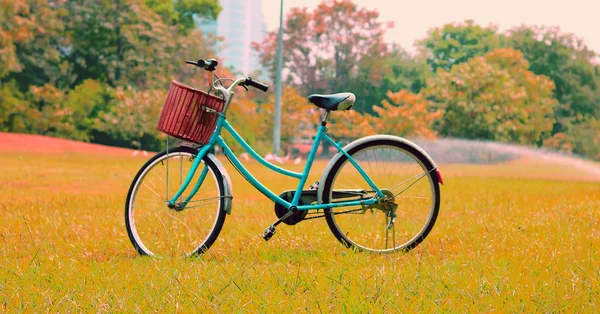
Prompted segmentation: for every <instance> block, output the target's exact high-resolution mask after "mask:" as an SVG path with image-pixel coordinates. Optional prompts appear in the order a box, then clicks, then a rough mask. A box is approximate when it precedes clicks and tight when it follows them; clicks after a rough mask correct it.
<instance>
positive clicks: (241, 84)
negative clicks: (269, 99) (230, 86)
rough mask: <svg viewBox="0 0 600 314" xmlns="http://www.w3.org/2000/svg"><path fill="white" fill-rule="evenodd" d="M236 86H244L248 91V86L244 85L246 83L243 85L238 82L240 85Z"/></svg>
mask: <svg viewBox="0 0 600 314" xmlns="http://www.w3.org/2000/svg"><path fill="white" fill-rule="evenodd" d="M238 86H241V87H243V88H244V89H245V90H246V91H247V92H248V91H249V89H248V86H246V85H244V84H240V85H238Z"/></svg>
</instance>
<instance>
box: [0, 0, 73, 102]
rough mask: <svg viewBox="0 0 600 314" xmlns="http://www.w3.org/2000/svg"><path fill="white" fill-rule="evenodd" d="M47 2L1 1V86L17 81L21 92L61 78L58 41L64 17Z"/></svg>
mask: <svg viewBox="0 0 600 314" xmlns="http://www.w3.org/2000/svg"><path fill="white" fill-rule="evenodd" d="M55 6H56V5H55V4H54V3H49V2H48V1H47V0H31V1H22V0H14V1H13V0H0V12H1V13H0V25H1V28H0V29H1V30H2V31H1V32H0V38H1V40H0V51H1V52H2V53H0V83H5V82H10V81H13V82H15V83H17V84H18V86H19V89H20V92H22V93H26V92H27V91H28V90H29V85H37V86H42V85H44V84H46V83H49V82H51V83H53V80H55V79H56V78H57V77H59V76H60V75H61V70H62V68H61V63H60V56H59V51H58V48H57V44H58V42H57V38H58V37H60V36H62V34H63V33H64V26H63V23H62V17H64V14H65V12H63V11H60V10H58V9H57V8H56V7H55Z"/></svg>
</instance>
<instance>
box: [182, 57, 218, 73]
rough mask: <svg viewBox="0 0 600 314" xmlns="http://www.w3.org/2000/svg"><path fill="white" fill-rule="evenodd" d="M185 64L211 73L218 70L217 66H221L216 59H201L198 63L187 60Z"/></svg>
mask: <svg viewBox="0 0 600 314" xmlns="http://www.w3.org/2000/svg"><path fill="white" fill-rule="evenodd" d="M185 63H187V64H192V65H195V66H197V67H199V68H203V69H205V70H206V71H210V72H212V71H214V70H216V69H217V65H219V62H217V60H215V59H208V60H202V59H200V60H198V61H190V60H187V61H186V62H185Z"/></svg>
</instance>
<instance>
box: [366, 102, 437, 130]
mask: <svg viewBox="0 0 600 314" xmlns="http://www.w3.org/2000/svg"><path fill="white" fill-rule="evenodd" d="M388 98H389V99H391V103H390V102H388V101H387V100H383V101H382V104H383V106H382V107H376V106H374V107H373V110H374V111H375V112H376V113H377V116H378V117H373V118H372V119H371V120H372V121H373V125H374V129H375V132H377V133H383V134H393V135H397V136H413V137H420V138H427V139H434V138H435V137H436V133H435V131H433V130H432V125H433V123H434V121H436V120H438V119H440V118H441V116H442V113H443V112H442V110H440V109H438V110H436V111H432V112H429V110H428V109H429V108H428V106H427V101H426V100H424V99H423V97H422V96H421V95H419V94H417V95H415V94H413V93H410V92H408V91H405V90H402V91H399V92H396V93H393V92H391V91H389V92H388Z"/></svg>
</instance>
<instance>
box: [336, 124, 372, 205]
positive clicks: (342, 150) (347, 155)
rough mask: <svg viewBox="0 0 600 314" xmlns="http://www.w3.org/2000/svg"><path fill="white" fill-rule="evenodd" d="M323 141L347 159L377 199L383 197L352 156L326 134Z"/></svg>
mask: <svg viewBox="0 0 600 314" xmlns="http://www.w3.org/2000/svg"><path fill="white" fill-rule="evenodd" d="M325 139H326V140H327V141H328V142H329V143H330V144H331V145H332V146H333V147H335V148H336V149H337V150H338V152H340V153H342V154H344V155H345V156H346V157H347V158H348V161H349V162H350V163H351V164H352V165H353V166H354V168H356V170H357V171H358V173H360V175H361V176H362V177H363V179H365V181H367V183H368V184H369V186H370V187H371V188H372V189H373V190H375V192H377V195H378V196H379V197H383V193H382V192H381V190H380V189H379V188H378V187H377V185H375V183H374V182H373V180H371V178H370V177H369V175H367V173H366V172H365V171H364V170H363V168H362V167H361V166H360V165H359V164H358V163H357V162H356V161H355V160H354V158H352V156H350V154H348V152H347V151H345V150H344V149H343V148H342V147H340V145H338V144H337V143H336V142H334V141H333V140H332V139H331V137H329V136H328V135H327V134H325Z"/></svg>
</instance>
